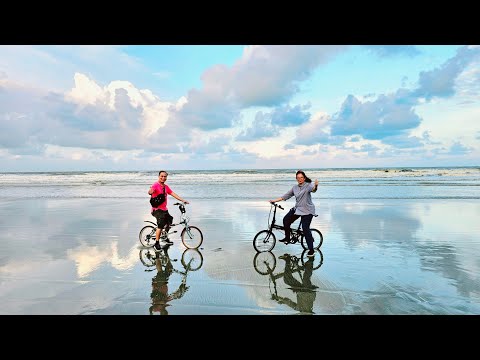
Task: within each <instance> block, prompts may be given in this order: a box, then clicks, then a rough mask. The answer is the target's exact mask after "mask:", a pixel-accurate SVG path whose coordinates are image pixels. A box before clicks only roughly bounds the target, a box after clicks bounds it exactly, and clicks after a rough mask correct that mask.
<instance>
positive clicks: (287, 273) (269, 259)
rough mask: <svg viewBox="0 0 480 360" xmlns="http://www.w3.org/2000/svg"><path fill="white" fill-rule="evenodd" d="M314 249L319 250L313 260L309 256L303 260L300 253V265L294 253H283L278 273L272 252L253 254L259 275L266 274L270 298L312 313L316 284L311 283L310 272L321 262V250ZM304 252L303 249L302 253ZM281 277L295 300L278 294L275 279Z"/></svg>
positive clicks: (295, 308)
mask: <svg viewBox="0 0 480 360" xmlns="http://www.w3.org/2000/svg"><path fill="white" fill-rule="evenodd" d="M315 251H317V252H319V255H320V256H315V260H314V259H313V258H311V257H310V258H308V259H307V260H305V261H304V257H303V254H302V257H301V259H302V265H300V264H299V261H300V258H299V257H297V256H296V255H290V254H284V255H281V256H279V259H282V260H285V269H284V271H283V272H280V273H278V274H275V273H274V270H275V267H276V264H277V262H276V259H275V255H273V253H272V252H260V253H257V254H256V255H255V257H254V260H253V266H254V267H255V270H256V271H257V273H259V274H260V275H268V280H269V281H268V288H269V290H270V295H271V299H272V300H275V301H276V302H278V303H279V304H282V305H288V306H289V307H291V308H292V309H294V310H297V311H300V312H302V313H311V314H312V313H314V312H313V304H314V301H315V296H316V289H318V286H316V285H314V284H312V282H311V276H312V272H313V271H314V270H317V269H318V268H320V267H321V266H322V264H323V254H322V252H321V251H320V250H319V249H317V250H315ZM305 252H306V251H303V253H305ZM295 275H297V276H298V278H297V277H295ZM281 278H283V279H284V282H285V284H286V285H287V286H288V289H290V290H291V291H293V292H294V294H295V295H296V297H297V301H296V302H295V301H293V300H292V299H290V298H289V297H287V296H279V294H278V289H277V282H276V280H278V279H281Z"/></svg>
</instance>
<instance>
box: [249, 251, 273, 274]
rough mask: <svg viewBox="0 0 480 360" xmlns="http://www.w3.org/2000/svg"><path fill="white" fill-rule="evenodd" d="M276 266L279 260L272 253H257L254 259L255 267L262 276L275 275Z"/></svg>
mask: <svg viewBox="0 0 480 360" xmlns="http://www.w3.org/2000/svg"><path fill="white" fill-rule="evenodd" d="M270 264H271V266H270ZM267 265H268V266H267ZM276 266H277V259H276V258H275V255H273V253H272V252H271V251H263V252H257V253H256V254H255V256H254V258H253V267H254V268H255V271H256V272H257V273H259V274H260V275H268V274H270V273H273V271H274V270H275V267H276Z"/></svg>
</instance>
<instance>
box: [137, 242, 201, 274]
mask: <svg viewBox="0 0 480 360" xmlns="http://www.w3.org/2000/svg"><path fill="white" fill-rule="evenodd" d="M169 246H170V245H167V246H165V247H162V248H161V249H160V251H154V250H153V249H152V248H143V249H140V253H139V254H138V256H139V258H140V261H141V263H142V264H143V265H144V266H145V267H147V269H145V271H154V270H155V267H156V260H157V259H159V258H160V259H161V260H162V261H161V263H162V264H166V263H167V262H168V261H170V262H171V260H170V257H169V256H168V254H167V253H166V251H165V249H166V248H167V247H169ZM181 263H182V266H183V268H184V269H185V270H187V269H188V271H197V270H198V269H200V268H201V267H202V265H203V255H202V253H201V252H200V251H199V250H198V249H185V251H184V252H183V253H182V258H181ZM177 272H178V271H177Z"/></svg>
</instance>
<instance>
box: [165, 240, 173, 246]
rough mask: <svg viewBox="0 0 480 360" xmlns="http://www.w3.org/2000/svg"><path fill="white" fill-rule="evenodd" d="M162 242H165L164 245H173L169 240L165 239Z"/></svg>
mask: <svg viewBox="0 0 480 360" xmlns="http://www.w3.org/2000/svg"><path fill="white" fill-rule="evenodd" d="M163 241H164V242H165V244H169V245H173V241H171V240H170V239H165V240H163Z"/></svg>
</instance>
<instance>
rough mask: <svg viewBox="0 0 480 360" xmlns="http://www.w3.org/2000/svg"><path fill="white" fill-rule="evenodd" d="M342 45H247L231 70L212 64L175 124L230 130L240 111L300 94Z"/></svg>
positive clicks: (281, 101) (284, 100)
mask: <svg viewBox="0 0 480 360" xmlns="http://www.w3.org/2000/svg"><path fill="white" fill-rule="evenodd" d="M344 49H346V46H280V45H272V46H248V47H246V48H245V50H244V53H243V56H242V57H241V58H240V59H239V60H238V61H237V62H236V63H235V64H234V65H233V66H232V67H230V68H229V67H227V66H225V65H215V66H213V67H211V68H209V69H208V70H206V71H205V72H204V74H203V75H202V84H203V87H202V89H200V90H197V89H192V90H190V91H189V92H188V95H187V103H186V104H185V105H184V106H183V107H182V109H181V110H180V111H178V114H177V118H178V121H180V122H182V123H184V124H186V125H188V126H194V127H198V128H200V129H204V130H213V129H218V128H226V127H230V126H231V125H232V123H233V122H234V121H235V120H236V119H237V118H238V116H239V112H240V110H241V109H244V108H248V107H251V106H276V105H282V104H283V103H285V102H287V101H288V100H289V99H290V98H291V97H292V96H293V95H295V94H296V93H297V92H298V91H299V83H300V82H301V81H304V80H306V79H307V78H308V77H309V76H310V75H311V74H312V72H313V70H315V68H317V67H318V66H319V65H320V64H322V63H325V62H327V61H328V60H330V59H331V58H332V57H333V56H334V55H336V54H337V53H338V52H340V51H342V50H344Z"/></svg>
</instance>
